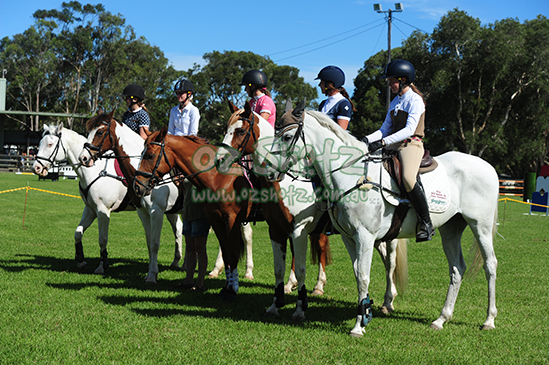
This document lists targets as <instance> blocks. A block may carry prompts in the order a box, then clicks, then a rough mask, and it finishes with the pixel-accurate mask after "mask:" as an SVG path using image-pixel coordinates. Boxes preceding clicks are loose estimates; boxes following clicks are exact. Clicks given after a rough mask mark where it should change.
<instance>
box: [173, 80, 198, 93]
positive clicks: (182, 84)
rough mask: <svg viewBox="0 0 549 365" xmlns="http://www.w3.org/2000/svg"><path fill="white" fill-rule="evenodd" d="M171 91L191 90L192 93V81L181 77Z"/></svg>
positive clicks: (184, 91)
mask: <svg viewBox="0 0 549 365" xmlns="http://www.w3.org/2000/svg"><path fill="white" fill-rule="evenodd" d="M173 91H174V92H175V93H176V94H177V93H178V92H179V93H186V92H189V91H190V92H192V93H193V94H194V86H193V83H192V82H190V81H189V80H187V79H181V80H179V81H177V82H176V83H175V86H174V87H173Z"/></svg>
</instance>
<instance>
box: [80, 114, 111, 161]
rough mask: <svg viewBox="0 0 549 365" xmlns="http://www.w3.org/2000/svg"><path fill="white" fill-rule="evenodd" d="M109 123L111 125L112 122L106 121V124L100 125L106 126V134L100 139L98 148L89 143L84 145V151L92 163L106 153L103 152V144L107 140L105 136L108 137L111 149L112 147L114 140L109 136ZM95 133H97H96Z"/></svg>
mask: <svg viewBox="0 0 549 365" xmlns="http://www.w3.org/2000/svg"><path fill="white" fill-rule="evenodd" d="M111 123H112V120H110V121H108V122H105V121H103V122H101V124H104V125H106V126H107V128H106V129H107V133H103V138H102V139H101V143H100V144H99V146H96V145H93V144H91V143H88V142H86V143H84V149H85V150H86V151H88V153H89V154H90V156H91V159H92V161H94V162H95V161H97V159H98V158H100V157H101V156H103V155H104V154H105V152H107V150H103V144H104V143H105V140H106V139H107V136H108V137H109V141H110V142H111V147H112V146H114V140H113V137H112V135H111V132H110V131H111ZM96 133H97V132H96ZM92 151H94V152H95V153H92Z"/></svg>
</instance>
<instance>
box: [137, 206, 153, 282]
mask: <svg viewBox="0 0 549 365" xmlns="http://www.w3.org/2000/svg"><path fill="white" fill-rule="evenodd" d="M137 215H138V216H139V219H140V220H141V224H142V225H143V229H144V230H145V238H146V240H147V251H148V252H149V272H148V273H147V276H145V282H146V283H148V284H156V276H155V275H152V276H151V273H150V268H151V258H152V254H151V217H150V215H149V212H148V211H147V209H146V208H143V207H141V208H137Z"/></svg>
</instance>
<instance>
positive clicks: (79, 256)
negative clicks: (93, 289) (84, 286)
mask: <svg viewBox="0 0 549 365" xmlns="http://www.w3.org/2000/svg"><path fill="white" fill-rule="evenodd" d="M96 217H97V214H96V213H95V211H94V210H93V209H91V208H89V207H88V206H87V205H86V206H84V211H83V212H82V218H81V219H80V223H79V224H78V227H76V230H75V231H74V248H75V254H74V257H75V259H76V268H77V269H78V271H80V272H82V271H84V270H85V269H86V267H87V266H88V263H87V262H86V261H85V259H86V258H85V256H84V247H83V246H82V237H83V236H84V232H86V229H88V227H89V226H90V225H91V224H92V223H93V221H94V220H95V218H96Z"/></svg>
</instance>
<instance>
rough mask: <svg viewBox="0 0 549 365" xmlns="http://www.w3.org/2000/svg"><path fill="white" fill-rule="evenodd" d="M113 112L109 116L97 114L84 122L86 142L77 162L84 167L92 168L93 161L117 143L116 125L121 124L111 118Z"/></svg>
mask: <svg viewBox="0 0 549 365" xmlns="http://www.w3.org/2000/svg"><path fill="white" fill-rule="evenodd" d="M113 114H114V110H113V111H112V112H110V113H109V114H98V115H96V116H95V117H93V118H91V119H90V120H88V121H87V122H86V129H87V130H88V132H89V134H88V141H87V142H86V143H85V144H84V149H83V150H82V152H81V153H80V156H79V160H80V163H82V165H84V166H88V167H89V166H92V165H93V163H94V161H95V160H97V159H98V158H100V157H101V156H102V155H103V154H104V153H105V152H107V151H109V150H112V149H113V147H114V144H115V143H116V141H117V138H116V132H115V128H116V124H117V123H119V124H121V122H118V121H116V120H115V119H114V118H113Z"/></svg>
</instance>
